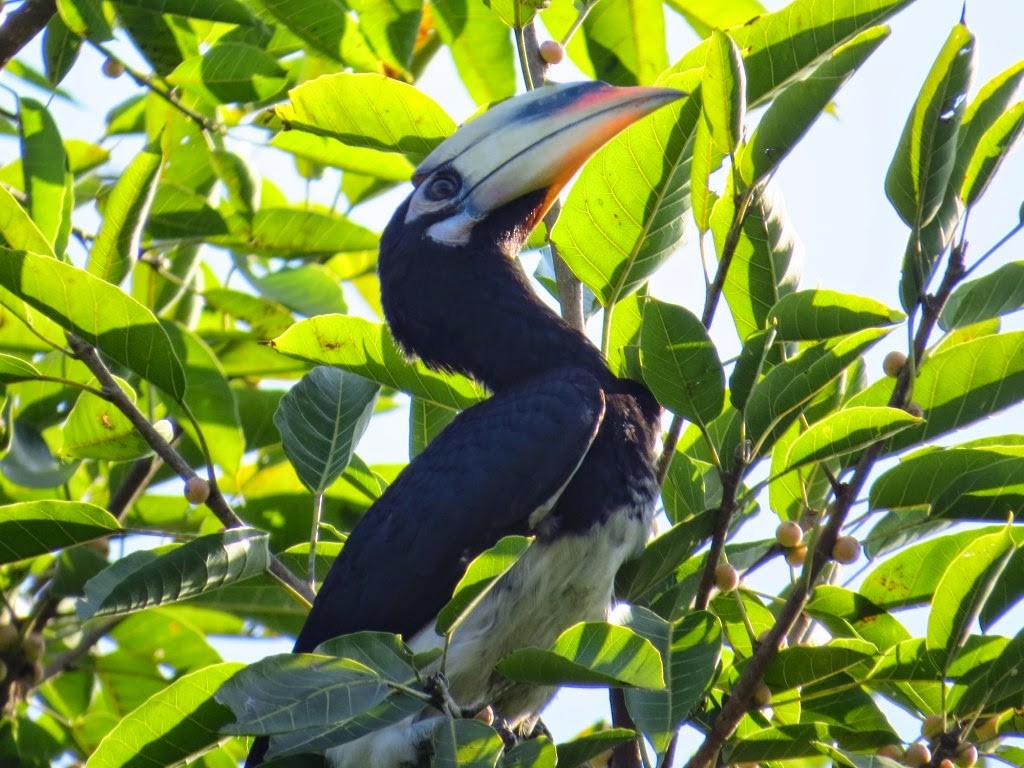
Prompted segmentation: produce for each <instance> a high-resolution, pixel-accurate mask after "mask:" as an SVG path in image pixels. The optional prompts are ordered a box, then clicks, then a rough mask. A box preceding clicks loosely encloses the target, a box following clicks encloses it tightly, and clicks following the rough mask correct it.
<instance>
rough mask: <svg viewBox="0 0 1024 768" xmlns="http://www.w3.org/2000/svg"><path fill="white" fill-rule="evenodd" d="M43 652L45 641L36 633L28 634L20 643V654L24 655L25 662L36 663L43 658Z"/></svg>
mask: <svg viewBox="0 0 1024 768" xmlns="http://www.w3.org/2000/svg"><path fill="white" fill-rule="evenodd" d="M45 650H46V641H45V640H44V639H43V636H42V635H40V634H39V633H37V632H29V633H28V634H27V635H25V639H24V640H22V641H21V652H22V653H23V654H24V655H25V659H26V660H27V661H37V660H39V659H41V658H43V652H44V651H45Z"/></svg>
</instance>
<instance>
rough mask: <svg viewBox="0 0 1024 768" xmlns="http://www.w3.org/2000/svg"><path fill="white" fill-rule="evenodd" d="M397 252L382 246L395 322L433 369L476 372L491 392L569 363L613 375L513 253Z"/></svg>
mask: <svg viewBox="0 0 1024 768" xmlns="http://www.w3.org/2000/svg"><path fill="white" fill-rule="evenodd" d="M391 256H392V254H389V253H386V252H385V250H383V249H382V251H381V261H380V269H381V287H382V301H383V305H384V311H385V314H386V315H387V319H388V324H389V325H390V327H391V331H392V333H393V334H394V336H395V338H396V340H397V341H398V342H399V344H401V345H402V347H403V348H405V350H406V351H408V352H411V353H412V354H414V355H415V356H417V357H419V358H420V359H421V360H423V362H425V363H426V364H427V365H428V366H430V367H432V368H436V369H441V370H448V371H455V372H458V373H462V374H465V375H467V376H470V377H472V378H473V379H476V380H477V381H479V382H480V383H481V384H483V385H484V386H485V387H487V388H488V389H490V390H491V391H492V392H498V391H500V390H502V389H506V388H508V387H511V386H514V385H516V384H518V383H519V382H521V381H524V380H525V379H528V378H530V377H532V376H535V375H537V374H540V373H543V372H546V371H550V370H553V369H556V368H562V367H577V368H583V369H585V370H587V371H590V372H591V373H593V374H594V375H595V376H596V377H597V378H598V379H599V380H602V381H603V380H605V379H606V378H609V377H611V374H610V373H609V371H608V367H607V365H606V363H605V361H604V359H603V358H602V356H601V353H600V352H599V351H598V350H597V348H596V347H594V345H593V344H591V343H590V341H589V340H588V339H587V338H586V336H584V335H583V334H582V333H580V332H579V331H577V330H575V329H574V328H572V327H571V326H569V325H568V324H567V323H566V322H565V321H564V320H562V318H560V317H559V316H558V315H557V314H556V313H555V312H553V311H552V310H551V309H550V308H549V307H548V306H547V305H546V304H544V302H542V301H541V300H540V299H539V298H538V297H537V295H536V294H535V293H534V292H533V289H532V287H531V286H530V283H529V280H528V279H527V277H526V275H525V274H524V273H523V271H522V268H521V267H520V266H519V263H518V261H516V260H515V259H514V258H512V257H510V256H508V255H507V254H504V253H500V252H495V253H482V252H480V251H469V250H467V251H466V252H458V253H453V252H451V251H449V252H447V253H445V254H430V253H422V252H421V253H419V254H416V256H414V257H412V258H391Z"/></svg>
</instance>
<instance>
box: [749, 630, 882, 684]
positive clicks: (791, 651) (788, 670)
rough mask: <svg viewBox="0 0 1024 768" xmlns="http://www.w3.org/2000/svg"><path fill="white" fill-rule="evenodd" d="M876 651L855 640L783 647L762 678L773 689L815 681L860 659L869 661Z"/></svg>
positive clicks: (823, 678) (853, 665)
mask: <svg viewBox="0 0 1024 768" xmlns="http://www.w3.org/2000/svg"><path fill="white" fill-rule="evenodd" d="M840 643H842V644H840ZM876 655H877V650H876V649H875V647H874V646H873V645H871V643H866V642H857V641H852V642H850V641H833V642H832V643H830V644H829V645H820V646H795V647H793V648H783V649H782V650H780V651H779V653H778V655H777V656H776V657H775V659H774V660H773V661H772V663H771V664H770V665H769V667H768V669H767V670H766V671H765V674H764V682H765V684H766V685H768V687H770V688H771V689H772V690H773V691H784V690H789V689H793V688H798V687H800V686H804V685H810V684H812V683H819V682H821V681H823V680H827V679H828V678H831V677H834V676H835V675H838V674H841V673H843V672H847V671H850V670H851V669H853V668H855V667H857V666H858V665H861V664H863V663H864V662H873V661H874V659H875V656H876ZM832 682H834V681H832Z"/></svg>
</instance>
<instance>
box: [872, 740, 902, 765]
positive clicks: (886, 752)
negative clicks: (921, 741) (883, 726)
mask: <svg viewBox="0 0 1024 768" xmlns="http://www.w3.org/2000/svg"><path fill="white" fill-rule="evenodd" d="M875 754H876V755H878V756H879V757H885V758H888V759H889V760H895V761H896V762H897V763H898V762H900V761H901V760H903V747H901V746H900V745H899V744H883V745H882V746H880V747H879V748H878V751H876V752H875Z"/></svg>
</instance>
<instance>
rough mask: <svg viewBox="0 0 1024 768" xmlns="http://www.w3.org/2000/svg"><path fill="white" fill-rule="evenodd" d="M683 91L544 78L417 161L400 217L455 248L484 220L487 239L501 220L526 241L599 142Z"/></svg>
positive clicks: (488, 112) (602, 141) (602, 142)
mask: <svg viewBox="0 0 1024 768" xmlns="http://www.w3.org/2000/svg"><path fill="white" fill-rule="evenodd" d="M682 95H684V94H683V93H682V92H680V91H676V90H672V89H669V88H616V87H613V86H610V85H606V84H605V83H600V82H583V83H567V84H560V85H548V86H545V87H543V88H538V89H536V90H534V91H531V92H530V93H527V94H524V95H522V96H517V97H515V98H512V99H508V100H506V101H503V102H501V103H500V104H498V105H496V106H495V107H493V108H491V109H490V110H488V111H487V112H485V113H483V114H482V115H480V116H479V117H477V118H476V119H475V120H472V121H470V122H468V123H466V124H465V125H463V126H462V127H461V128H460V129H459V130H458V131H456V132H455V133H454V134H452V135H451V136H450V137H449V138H448V139H446V140H445V141H443V142H442V143H441V144H440V145H438V146H437V147H436V148H435V149H434V151H433V152H431V153H430V154H429V155H428V156H427V158H426V159H425V160H424V161H423V162H422V163H421V164H420V166H419V168H418V169H417V170H416V173H415V175H414V176H413V184H414V185H415V187H416V188H415V190H414V191H413V193H412V194H411V195H410V197H409V201H408V207H407V208H406V209H405V212H404V220H403V222H402V223H403V224H404V225H405V226H406V227H410V228H415V229H416V230H417V231H419V232H420V233H421V235H422V237H425V238H428V239H430V240H432V241H434V242H435V243H438V244H440V245H446V246H451V247H460V246H466V245H469V244H470V242H471V240H472V239H473V236H474V234H475V232H474V231H475V230H476V229H477V228H478V226H479V225H480V224H481V223H482V222H490V224H491V226H490V227H486V230H487V236H488V237H494V236H495V235H496V234H499V233H500V230H501V229H502V227H501V226H496V225H498V224H503V225H505V226H506V227H507V228H508V229H510V230H511V231H512V233H514V234H516V235H519V236H520V237H521V238H522V239H523V240H525V238H526V236H527V235H529V233H530V231H531V230H532V229H533V227H534V226H535V225H536V224H537V222H538V221H539V220H540V218H541V217H542V216H543V215H544V214H545V213H546V212H547V210H548V208H550V207H551V204H552V203H553V202H554V200H555V198H557V196H558V193H559V192H560V191H561V189H562V188H563V187H564V186H565V184H566V183H567V182H568V181H569V179H571V178H572V177H573V175H574V174H575V173H576V171H578V170H579V168H580V167H581V166H582V165H583V164H584V163H585V162H586V161H587V159H588V158H589V157H590V156H591V155H592V154H593V153H594V152H595V151H596V150H597V149H598V148H600V147H601V146H602V145H603V144H604V143H605V142H607V141H608V140H609V139H610V138H612V137H613V136H614V135H615V134H617V133H618V132H619V131H621V130H622V129H623V128H625V127H626V126H628V125H630V124H631V123H633V122H635V121H637V120H639V119H640V118H641V117H643V116H644V115H647V114H648V113H650V112H653V111H654V110H655V109H657V108H658V107H660V106H662V105H664V104H667V103H668V102H670V101H674V100H675V99H678V98H679V97H680V96H682ZM497 219H503V220H502V221H501V222H498V221H496V220H497ZM512 239H513V240H514V239H517V238H516V237H513V238H512ZM521 244H522V243H521V242H520V243H519V245H521Z"/></svg>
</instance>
